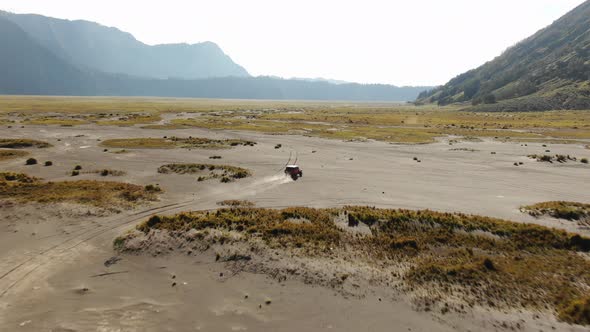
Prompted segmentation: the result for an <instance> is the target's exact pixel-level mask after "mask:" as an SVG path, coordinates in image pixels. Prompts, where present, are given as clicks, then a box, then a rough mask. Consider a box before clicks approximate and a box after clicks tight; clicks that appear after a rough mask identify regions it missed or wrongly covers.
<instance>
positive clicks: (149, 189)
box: [145, 184, 162, 193]
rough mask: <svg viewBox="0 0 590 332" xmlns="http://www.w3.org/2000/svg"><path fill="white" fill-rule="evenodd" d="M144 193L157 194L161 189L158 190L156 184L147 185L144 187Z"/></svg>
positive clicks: (158, 187)
mask: <svg viewBox="0 0 590 332" xmlns="http://www.w3.org/2000/svg"><path fill="white" fill-rule="evenodd" d="M145 191H147V192H152V193H157V192H161V191H162V188H160V186H158V185H157V184H156V185H153V184H148V185H147V186H145Z"/></svg>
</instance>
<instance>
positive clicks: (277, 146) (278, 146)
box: [275, 144, 283, 149]
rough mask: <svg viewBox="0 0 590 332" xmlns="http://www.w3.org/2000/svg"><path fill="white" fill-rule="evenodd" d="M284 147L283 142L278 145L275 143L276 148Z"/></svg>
mask: <svg viewBox="0 0 590 332" xmlns="http://www.w3.org/2000/svg"><path fill="white" fill-rule="evenodd" d="M282 147H283V145H282V144H277V145H275V149H280V148H282Z"/></svg>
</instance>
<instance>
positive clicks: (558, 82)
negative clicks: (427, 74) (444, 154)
mask: <svg viewBox="0 0 590 332" xmlns="http://www.w3.org/2000/svg"><path fill="white" fill-rule="evenodd" d="M589 25H590V2H589V1H586V2H584V3H583V4H581V5H580V6H579V7H577V8H575V9H574V10H572V11H571V12H569V13H568V14H566V15H565V16H563V17H562V18H560V19H559V20H557V21H555V22H554V23H553V24H551V25H550V26H548V27H546V28H544V29H542V30H540V31H539V32H537V33H536V34H534V35H533V36H531V37H529V38H527V39H525V40H524V41H522V42H520V43H518V44H516V45H515V46H513V47H511V48H509V49H508V50H507V51H505V52H504V53H503V54H502V55H500V56H498V57H497V58H495V59H494V60H492V61H490V62H487V63H486V64H484V65H482V66H481V67H479V68H477V69H474V70H470V71H468V72H466V73H464V74H461V75H459V76H457V77H455V78H453V79H452V80H451V81H449V82H448V83H447V84H445V85H444V86H442V87H439V88H435V89H433V90H431V91H425V92H423V93H421V94H420V95H419V97H418V100H417V102H418V103H438V104H439V105H447V104H451V103H462V102H470V103H471V104H473V105H477V107H475V108H473V109H474V110H480V111H499V110H504V111H532V110H560V109H577V110H580V109H590V83H589V82H588V80H590V34H589V33H588V26H589Z"/></svg>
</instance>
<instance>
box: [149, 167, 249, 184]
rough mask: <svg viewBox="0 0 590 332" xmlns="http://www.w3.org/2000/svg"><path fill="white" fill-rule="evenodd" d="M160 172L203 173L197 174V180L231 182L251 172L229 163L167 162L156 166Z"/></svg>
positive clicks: (247, 175)
mask: <svg viewBox="0 0 590 332" xmlns="http://www.w3.org/2000/svg"><path fill="white" fill-rule="evenodd" d="M158 173H162V174H170V173H176V174H204V175H202V176H199V178H198V181H206V180H210V179H220V181H221V182H232V181H234V180H236V179H242V178H246V177H249V176H252V172H251V171H249V170H247V169H245V168H241V167H237V166H230V165H213V164H168V165H163V166H160V167H159V168H158Z"/></svg>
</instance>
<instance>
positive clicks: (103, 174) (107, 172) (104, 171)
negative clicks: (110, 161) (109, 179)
mask: <svg viewBox="0 0 590 332" xmlns="http://www.w3.org/2000/svg"><path fill="white" fill-rule="evenodd" d="M107 175H109V170H108V169H103V170H102V171H100V176H107Z"/></svg>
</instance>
